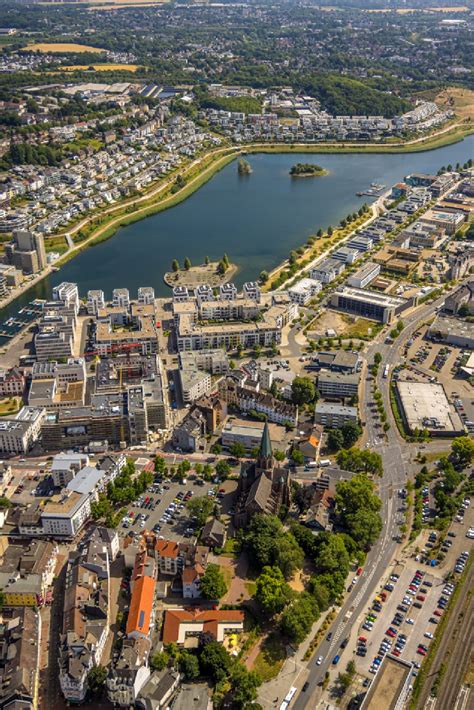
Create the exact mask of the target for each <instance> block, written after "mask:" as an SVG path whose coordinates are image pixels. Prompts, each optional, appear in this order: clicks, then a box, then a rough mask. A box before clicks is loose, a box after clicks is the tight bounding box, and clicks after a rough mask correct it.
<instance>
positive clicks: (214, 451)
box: [210, 442, 222, 455]
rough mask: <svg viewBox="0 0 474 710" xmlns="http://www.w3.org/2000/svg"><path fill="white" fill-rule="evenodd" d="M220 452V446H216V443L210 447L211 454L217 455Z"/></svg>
mask: <svg viewBox="0 0 474 710" xmlns="http://www.w3.org/2000/svg"><path fill="white" fill-rule="evenodd" d="M221 451H222V446H221V445H220V444H218V443H217V442H216V443H215V444H212V446H211V448H210V452H211V454H217V455H218V454H220V453H221Z"/></svg>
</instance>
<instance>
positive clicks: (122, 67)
mask: <svg viewBox="0 0 474 710" xmlns="http://www.w3.org/2000/svg"><path fill="white" fill-rule="evenodd" d="M141 68H142V67H141V65H140V64H73V65H72V66H70V67H61V71H92V70H93V71H133V72H136V71H138V69H141Z"/></svg>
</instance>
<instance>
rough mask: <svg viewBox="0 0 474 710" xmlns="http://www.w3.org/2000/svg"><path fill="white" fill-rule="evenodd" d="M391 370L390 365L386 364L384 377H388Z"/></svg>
mask: <svg viewBox="0 0 474 710" xmlns="http://www.w3.org/2000/svg"><path fill="white" fill-rule="evenodd" d="M389 370H390V365H385V368H384V371H383V378H384V380H386V379H387V377H388V372H389Z"/></svg>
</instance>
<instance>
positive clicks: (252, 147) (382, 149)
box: [0, 123, 474, 310]
mask: <svg viewBox="0 0 474 710" xmlns="http://www.w3.org/2000/svg"><path fill="white" fill-rule="evenodd" d="M463 128H464V130H463ZM472 133H474V123H473V124H470V125H469V126H464V127H460V126H452V127H450V128H449V130H444V131H443V132H441V133H438V134H434V135H433V136H428V137H426V138H423V139H416V140H415V141H411V142H410V141H408V142H403V143H397V144H374V143H372V144H367V143H364V144H347V143H346V144H345V143H342V144H338V143H291V144H284V143H270V144H269V143H250V144H242V145H238V146H225V147H221V148H218V149H215V150H213V151H210V152H208V153H205V154H204V155H203V156H201V157H200V158H197V159H195V160H193V161H192V162H191V163H190V164H189V165H188V166H186V167H185V168H184V169H183V170H182V172H184V173H185V174H186V172H187V171H188V172H190V173H191V175H192V176H191V177H190V181H189V182H188V183H187V184H186V185H185V186H184V187H183V188H182V189H181V190H179V191H178V192H177V193H174V194H167V191H168V190H170V188H171V186H172V184H173V181H174V177H175V175H174V173H173V174H172V175H171V176H169V177H167V178H165V181H164V182H163V183H161V184H157V185H155V186H154V187H152V188H151V189H150V191H149V192H148V193H144V194H143V195H141V196H139V197H135V198H133V199H128V200H125V201H123V202H122V203H119V204H117V205H115V206H113V207H112V208H110V216H111V218H110V220H108V221H107V222H106V223H105V224H102V225H99V226H98V227H97V229H96V230H94V231H93V232H92V234H90V235H89V236H88V237H87V238H86V239H85V240H84V241H82V242H79V243H77V244H75V245H74V247H73V248H72V249H70V250H69V251H68V252H66V253H65V254H64V255H63V256H61V257H60V258H59V259H58V260H57V261H56V262H55V263H54V266H55V267H58V268H60V267H61V266H63V265H64V264H65V263H67V262H68V261H69V260H70V259H73V258H74V257H75V256H76V255H77V254H80V253H81V252H82V251H84V250H85V249H87V248H89V247H91V246H94V245H96V244H100V243H101V242H103V241H106V240H108V239H110V238H111V237H113V236H114V235H115V234H116V233H117V232H118V231H119V229H120V228H121V227H127V226H128V225H130V224H133V223H134V222H138V221H141V220H142V219H145V218H147V217H151V216H153V215H154V214H158V213H159V212H162V211H164V210H167V209H171V208H172V207H175V206H176V205H178V204H180V203H181V202H183V201H184V200H186V199H187V198H188V197H191V195H193V194H194V193H195V192H197V190H198V189H199V188H200V187H202V186H203V185H205V184H206V183H207V182H208V181H209V180H211V179H212V178H213V177H214V176H215V175H216V174H217V173H218V172H220V170H222V169H223V168H224V167H226V166H227V165H228V164H229V163H231V162H233V161H234V160H235V159H236V158H238V157H239V156H242V155H246V154H256V153H277V154H278V153H341V154H348V153H359V154H364V153H370V154H382V153H396V154H398V153H400V154H402V153H406V152H427V151H431V150H438V149H439V148H444V147H447V146H449V145H453V144H455V143H459V142H462V141H463V140H464V139H465V138H467V137H468V136H469V135H471V134H472ZM208 161H209V162H208ZM200 163H204V164H205V165H204V166H203V167H202V169H199V167H198V166H199V164H200ZM194 170H197V172H196V174H193V172H194ZM177 172H180V171H179V170H178V171H177ZM291 177H303V176H291ZM304 177H306V176H304ZM308 177H319V175H318V176H316V175H310V176H308ZM161 193H164V194H161ZM139 203H144V204H143V206H142V207H139V208H138V209H135V210H134V211H133V212H131V213H128V214H127V213H124V214H122V213H120V212H121V210H126V209H127V208H128V207H131V206H132V205H136V204H139ZM114 212H119V214H118V215H116V216H114ZM98 216H99V215H97V214H93V215H91V217H90V219H86V220H84V221H81V222H79V223H77V224H76V225H74V226H73V227H72V228H70V229H69V230H68V233H69V234H74V233H77V232H78V231H79V230H80V229H82V228H84V227H85V226H87V224H90V223H91V222H93V221H94V219H97V217H98ZM55 236H61V235H55ZM282 266H283V264H280V265H279V266H278V267H275V269H273V270H272V271H275V270H276V269H281V268H282ZM50 274H51V269H47V270H45V271H44V272H42V273H41V274H38V275H37V276H35V279H34V280H33V281H32V282H31V283H28V284H27V285H25V288H20V289H18V290H17V292H16V293H15V294H14V295H13V294H12V295H10V296H9V297H7V298H6V299H5V302H4V303H2V304H0V310H1V309H3V308H6V307H7V306H8V305H10V304H11V303H12V302H13V301H15V300H16V299H17V298H19V297H20V296H22V295H23V294H24V293H26V292H27V291H29V289H30V288H32V287H33V286H35V285H36V284H37V283H38V282H40V281H42V280H43V279H44V278H46V276H49V275H50Z"/></svg>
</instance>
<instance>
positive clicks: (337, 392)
mask: <svg viewBox="0 0 474 710" xmlns="http://www.w3.org/2000/svg"><path fill="white" fill-rule="evenodd" d="M359 380H360V375H359V373H350V372H331V370H320V372H319V375H318V390H319V391H320V393H321V395H322V397H327V398H329V399H332V398H336V399H343V398H345V397H353V396H354V395H356V394H357V392H358V389H359Z"/></svg>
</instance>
